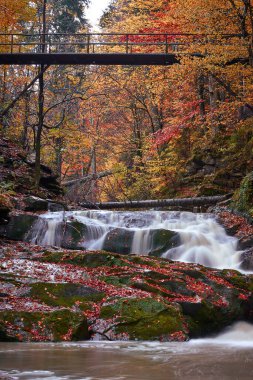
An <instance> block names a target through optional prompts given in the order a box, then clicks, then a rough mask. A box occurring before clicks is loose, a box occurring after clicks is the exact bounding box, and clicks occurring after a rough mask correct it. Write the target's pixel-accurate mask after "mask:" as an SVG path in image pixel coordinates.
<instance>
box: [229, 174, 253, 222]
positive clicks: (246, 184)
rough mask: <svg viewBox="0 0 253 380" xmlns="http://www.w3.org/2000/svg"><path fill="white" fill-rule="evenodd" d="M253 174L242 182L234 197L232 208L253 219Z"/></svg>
mask: <svg viewBox="0 0 253 380" xmlns="http://www.w3.org/2000/svg"><path fill="white" fill-rule="evenodd" d="M252 205H253V173H250V174H248V175H247V176H246V177H245V178H244V179H243V180H242V182H241V185H240V187H239V189H238V190H237V191H236V192H235V194H234V196H233V201H232V206H233V207H234V208H235V209H237V210H238V211H241V212H246V213H248V214H249V215H250V216H251V217H253V207H252Z"/></svg>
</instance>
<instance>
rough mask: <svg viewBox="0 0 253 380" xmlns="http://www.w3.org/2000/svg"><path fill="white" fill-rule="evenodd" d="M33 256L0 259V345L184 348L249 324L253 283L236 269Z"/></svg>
mask: <svg viewBox="0 0 253 380" xmlns="http://www.w3.org/2000/svg"><path fill="white" fill-rule="evenodd" d="M28 248H29V246H28V245H27V244H26V245H24V249H25V251H26V254H27V249H28ZM30 249H31V250H32V249H33V248H32V246H30ZM19 250H22V246H19ZM6 252H7V251H6ZM8 252H9V251H8ZM36 252H37V253H36V254H35V253H34V254H33V257H34V258H32V257H31V253H30V255H29V256H28V257H30V259H29V260H28V259H20V257H21V256H22V255H21V252H19V253H17V252H16V253H15V254H14V255H10V254H9V253H8V255H7V257H2V258H1V259H0V279H1V288H0V299H1V301H2V302H1V303H0V340H8V341H9V340H19V341H43V340H56V341H57V340H75V339H87V338H89V337H95V338H96V337H98V336H99V337H100V338H101V337H102V338H103V339H110V340H122V339H125V340H128V339H137V340H160V341H183V340H187V339H189V338H190V337H199V336H203V335H207V334H209V333H214V332H218V331H219V330H221V329H222V328H224V327H225V326H227V325H230V324H231V323H232V322H233V321H237V320H242V319H245V320H249V321H252V320H253V298H252V289H253V278H252V277H250V276H248V277H247V276H244V275H242V274H240V273H239V272H237V271H234V270H223V271H221V270H215V269H209V268H205V267H203V266H200V265H195V264H184V263H179V262H171V261H168V260H164V259H157V258H154V257H153V258H151V257H140V256H134V255H130V256H123V255H118V254H110V253H108V252H103V251H98V252H77V251H75V252H74V251H65V252H60V251H59V252H58V251H54V252H50V251H45V252H42V253H38V251H37V250H36ZM16 257H19V259H17V258H16ZM7 307H8V311H6V310H7Z"/></svg>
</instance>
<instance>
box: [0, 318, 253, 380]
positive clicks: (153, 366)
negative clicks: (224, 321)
mask: <svg viewBox="0 0 253 380" xmlns="http://www.w3.org/2000/svg"><path fill="white" fill-rule="evenodd" d="M0 353H1V356H0V368H1V369H2V372H0V379H4V378H12V379H23V380H25V379H26V380H28V379H30V380H42V379H50V380H65V379H66V380H68V379H78V380H125V379H129V380H167V379H168V380H174V379H186V380H203V379H205V380H212V379H215V380H216V379H220V380H237V379H238V380H239V379H240V380H242V379H243V380H248V379H249V380H251V379H252V378H253V326H251V325H249V324H247V323H245V322H239V323H237V324H236V325H234V326H233V327H231V328H230V330H228V331H227V332H225V333H223V334H220V335H219V336H218V337H216V338H210V339H200V340H192V341H189V342H186V343H159V342H104V341H101V342H94V341H89V342H80V343H33V344H29V343H26V344H25V343H1V344H0ZM1 376H2V377H1ZM5 376H6V377H5Z"/></svg>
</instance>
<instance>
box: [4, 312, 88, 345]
mask: <svg viewBox="0 0 253 380" xmlns="http://www.w3.org/2000/svg"><path fill="white" fill-rule="evenodd" d="M66 334H68V335H69V337H68V339H71V340H81V339H88V338H89V332H88V325H87V320H86V318H84V316H83V315H82V314H77V313H72V312H70V311H69V310H57V311H54V312H51V313H42V312H31V313H30V312H16V311H4V312H0V339H1V340H2V341H3V340H4V341H41V340H48V341H61V340H64V337H65V336H66Z"/></svg>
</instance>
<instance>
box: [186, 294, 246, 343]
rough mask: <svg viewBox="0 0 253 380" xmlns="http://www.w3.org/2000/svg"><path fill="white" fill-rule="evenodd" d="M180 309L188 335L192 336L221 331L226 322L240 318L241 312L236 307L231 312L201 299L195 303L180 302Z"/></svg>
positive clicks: (229, 322)
mask: <svg viewBox="0 0 253 380" xmlns="http://www.w3.org/2000/svg"><path fill="white" fill-rule="evenodd" d="M181 306H182V310H183V313H184V315H185V316H186V320H187V322H188V328H189V335H190V337H192V338H195V337H201V336H206V335H208V334H213V333H217V332H219V331H221V330H222V329H223V328H224V327H225V326H227V325H228V324H231V323H233V322H234V321H236V320H239V319H240V314H241V316H242V314H243V313H241V312H240V309H238V311H237V312H235V311H234V312H233V311H232V310H231V309H228V308H226V307H225V308H221V307H218V306H215V305H213V304H211V303H210V302H206V301H202V302H201V303H196V304H187V303H184V302H182V303H181Z"/></svg>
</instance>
